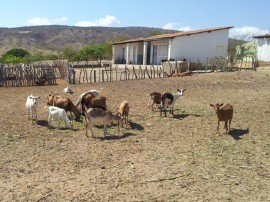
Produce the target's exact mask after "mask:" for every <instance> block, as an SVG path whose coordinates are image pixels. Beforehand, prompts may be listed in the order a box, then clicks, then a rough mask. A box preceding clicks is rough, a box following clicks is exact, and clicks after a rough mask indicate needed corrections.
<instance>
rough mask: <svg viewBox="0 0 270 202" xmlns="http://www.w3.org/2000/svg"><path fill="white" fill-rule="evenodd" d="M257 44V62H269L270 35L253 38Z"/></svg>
mask: <svg viewBox="0 0 270 202" xmlns="http://www.w3.org/2000/svg"><path fill="white" fill-rule="evenodd" d="M254 39H255V42H256V44H257V60H258V61H259V62H260V61H262V62H270V34H266V35H261V36H255V37H254Z"/></svg>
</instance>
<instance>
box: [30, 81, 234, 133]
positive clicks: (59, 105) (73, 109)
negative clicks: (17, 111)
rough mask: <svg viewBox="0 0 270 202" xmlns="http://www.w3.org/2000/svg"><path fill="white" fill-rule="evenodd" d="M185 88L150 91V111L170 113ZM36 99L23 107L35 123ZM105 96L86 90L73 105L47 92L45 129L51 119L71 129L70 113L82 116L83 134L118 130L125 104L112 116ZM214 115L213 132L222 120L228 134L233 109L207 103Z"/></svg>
mask: <svg viewBox="0 0 270 202" xmlns="http://www.w3.org/2000/svg"><path fill="white" fill-rule="evenodd" d="M185 90H186V89H177V93H168V92H166V93H163V94H161V93H158V92H152V93H150V95H149V101H148V107H149V108H151V109H152V111H154V106H155V107H157V108H158V109H159V111H160V116H162V113H164V115H165V117H166V116H167V113H166V112H167V111H169V113H171V114H172V115H173V114H174V104H175V102H176V101H177V100H178V98H180V97H181V96H183V95H184V92H185ZM63 92H64V93H67V94H68V93H69V94H72V93H73V91H72V89H71V88H70V87H69V86H67V87H66V88H64V90H63ZM39 98H40V97H39V96H34V95H33V94H31V95H30V96H28V97H27V100H26V108H27V110H28V119H31V120H32V122H33V121H34V120H37V103H38V100H39ZM106 100H107V99H106V97H104V96H102V95H100V91H98V90H89V91H87V92H84V93H82V94H81V95H80V96H79V98H78V99H77V101H76V103H75V105H74V104H73V102H72V101H71V100H70V99H69V98H68V97H67V96H62V95H59V94H57V93H53V92H49V93H48V94H47V106H45V108H47V109H48V126H49V127H51V126H52V120H58V128H59V127H60V121H64V122H65V125H66V127H67V128H70V129H72V128H73V120H70V118H69V117H68V115H67V112H69V113H71V114H72V115H74V116H75V120H77V121H78V120H80V116H81V115H83V116H84V117H85V134H86V136H88V130H89V128H90V131H91V135H92V137H94V133H93V125H94V124H96V123H102V124H103V125H104V136H106V135H107V134H108V130H107V125H109V124H111V123H113V122H115V123H117V125H118V131H119V126H120V125H121V126H122V127H123V126H124V124H125V127H127V124H128V116H129V110H130V106H129V103H128V102H127V101H126V100H124V101H123V102H122V103H121V104H120V106H119V109H118V113H117V114H116V115H114V114H113V113H112V112H111V111H109V110H108V109H107V106H106ZM210 106H212V107H213V108H214V110H215V112H216V114H217V118H218V126H217V132H218V133H219V123H220V121H224V122H225V125H224V128H225V129H226V132H227V133H229V132H230V126H231V121H232V117H233V107H232V105H231V104H226V105H225V106H223V103H222V104H218V103H217V104H215V105H213V104H210Z"/></svg>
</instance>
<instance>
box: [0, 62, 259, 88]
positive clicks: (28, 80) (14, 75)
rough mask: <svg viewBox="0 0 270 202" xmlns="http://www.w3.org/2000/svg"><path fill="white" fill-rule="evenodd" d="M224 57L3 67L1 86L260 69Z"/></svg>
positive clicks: (0, 67) (151, 77)
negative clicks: (157, 62)
mask: <svg viewBox="0 0 270 202" xmlns="http://www.w3.org/2000/svg"><path fill="white" fill-rule="evenodd" d="M228 65H229V63H228V62H226V61H224V60H223V59H222V58H215V59H211V60H209V61H208V62H207V65H206V66H203V65H202V64H201V63H200V62H199V61H198V62H197V63H194V62H186V61H185V62H182V61H167V62H164V63H162V64H161V65H132V64H130V65H123V64H113V65H111V64H109V65H103V66H102V67H99V66H97V65H92V64H88V63H86V64H71V63H64V62H58V63H57V62H56V63H54V64H37V65H32V64H30V65H25V64H21V65H11V66H4V65H1V64H0V87H19V86H43V85H55V84H56V79H66V80H67V83H69V84H83V83H96V82H113V81H122V80H133V79H154V78H163V77H168V76H170V75H172V74H173V73H180V72H187V71H189V72H197V73H199V72H209V71H215V70H222V71H230V70H231V69H233V68H236V69H238V70H239V69H242V68H244V69H252V70H256V68H255V67H256V66H255V63H254V61H253V60H252V61H251V62H250V63H248V64H247V62H245V66H244V65H243V62H241V63H237V64H234V67H232V66H231V65H230V67H229V66H228Z"/></svg>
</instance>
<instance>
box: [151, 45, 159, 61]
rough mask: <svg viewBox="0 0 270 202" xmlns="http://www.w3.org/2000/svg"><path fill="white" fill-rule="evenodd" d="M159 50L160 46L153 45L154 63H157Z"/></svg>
mask: <svg viewBox="0 0 270 202" xmlns="http://www.w3.org/2000/svg"><path fill="white" fill-rule="evenodd" d="M157 51H158V47H157V46H153V61H152V63H153V64H154V65H155V64H157V58H158V56H157Z"/></svg>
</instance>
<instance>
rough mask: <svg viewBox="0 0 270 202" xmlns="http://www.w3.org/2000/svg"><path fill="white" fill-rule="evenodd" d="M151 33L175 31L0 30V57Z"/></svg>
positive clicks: (61, 27) (46, 27) (48, 27)
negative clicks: (19, 50) (13, 52)
mask: <svg viewBox="0 0 270 202" xmlns="http://www.w3.org/2000/svg"><path fill="white" fill-rule="evenodd" d="M154 32H158V33H169V32H177V31H176V30H165V29H161V28H151V27H77V26H67V25H42V26H25V27H15V28H4V27H0V55H2V54H4V53H5V52H7V51H8V50H10V49H12V48H22V49H25V50H27V51H28V52H30V53H36V52H43V53H57V52H59V51H60V50H61V49H63V48H66V47H72V48H74V49H80V48H82V47H83V46H86V45H89V44H97V43H112V42H115V41H117V40H119V39H121V38H124V39H132V38H139V37H146V36H149V35H150V34H151V33H154Z"/></svg>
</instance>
